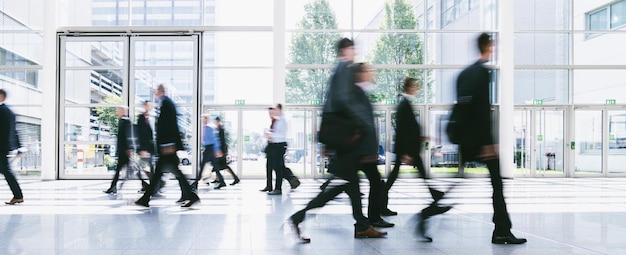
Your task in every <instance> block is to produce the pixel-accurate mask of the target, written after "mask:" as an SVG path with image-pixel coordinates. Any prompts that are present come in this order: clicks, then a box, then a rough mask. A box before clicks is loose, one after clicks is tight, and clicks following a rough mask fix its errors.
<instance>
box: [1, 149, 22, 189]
mask: <svg viewBox="0 0 626 255" xmlns="http://www.w3.org/2000/svg"><path fill="white" fill-rule="evenodd" d="M7 155H9V151H0V173H2V174H3V175H4V178H5V179H6V180H7V183H8V184H9V188H11V192H13V198H16V199H20V198H24V195H22V189H21V188H20V184H19V183H17V179H16V178H15V175H14V174H13V172H11V166H10V165H9V159H8V158H7Z"/></svg>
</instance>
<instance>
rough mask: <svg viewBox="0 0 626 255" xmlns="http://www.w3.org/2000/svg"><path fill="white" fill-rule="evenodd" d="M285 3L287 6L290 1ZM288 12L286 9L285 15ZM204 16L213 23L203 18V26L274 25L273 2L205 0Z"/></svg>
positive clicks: (258, 0) (268, 0) (260, 0)
mask: <svg viewBox="0 0 626 255" xmlns="http://www.w3.org/2000/svg"><path fill="white" fill-rule="evenodd" d="M176 1H178V0H176ZM285 2H287V6H289V3H291V2H292V1H285ZM211 7H212V8H211ZM289 11H290V10H289V8H287V14H289ZM204 15H205V16H206V17H210V16H214V22H215V23H214V24H211V20H208V19H207V18H206V17H205V22H206V23H205V25H218V26H272V25H273V24H274V1H273V0H206V1H205V13H204Z"/></svg>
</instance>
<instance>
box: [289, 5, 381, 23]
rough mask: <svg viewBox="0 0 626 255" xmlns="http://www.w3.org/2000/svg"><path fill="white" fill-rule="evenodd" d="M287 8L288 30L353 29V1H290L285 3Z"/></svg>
mask: <svg viewBox="0 0 626 255" xmlns="http://www.w3.org/2000/svg"><path fill="white" fill-rule="evenodd" d="M368 3H369V2H368ZM285 8H286V12H285V22H286V23H285V25H286V27H287V29H349V28H351V27H352V25H351V23H352V13H353V12H352V1H345V0H328V1H309V0H289V1H285ZM372 18H373V16H372Z"/></svg>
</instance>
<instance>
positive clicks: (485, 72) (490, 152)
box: [456, 33, 526, 244]
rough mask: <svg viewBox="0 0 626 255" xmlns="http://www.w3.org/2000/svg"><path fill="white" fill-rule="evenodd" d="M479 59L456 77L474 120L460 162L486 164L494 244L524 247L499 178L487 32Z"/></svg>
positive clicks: (468, 114) (468, 116)
mask: <svg viewBox="0 0 626 255" xmlns="http://www.w3.org/2000/svg"><path fill="white" fill-rule="evenodd" d="M477 42H478V49H479V50H480V59H478V61H476V63H474V64H473V65H470V66H468V67H467V68H465V69H464V70H463V71H462V72H461V73H460V74H459V77H458V78H457V82H456V91H457V97H456V98H457V104H459V103H462V104H466V105H468V108H467V112H465V113H464V114H466V116H463V117H462V118H463V119H469V120H471V123H472V124H471V125H467V126H463V127H462V128H463V129H464V134H466V136H467V137H465V138H464V141H462V142H460V143H459V149H460V151H461V154H462V155H463V157H462V160H463V162H461V163H462V164H464V163H465V162H469V161H480V162H483V163H484V164H486V165H487V168H488V169H489V175H490V177H491V186H492V187H493V197H492V199H493V210H494V214H493V223H494V224H495V229H494V231H493V235H492V237H491V242H492V243H494V244H522V243H525V242H526V239H524V238H517V237H515V236H514V235H513V233H511V227H512V224H511V219H510V218H509V213H508V211H507V208H506V202H505V201H504V191H503V184H502V176H501V175H500V158H499V156H498V145H497V144H495V142H494V139H493V135H494V130H493V120H492V119H491V102H490V96H489V95H490V86H489V82H490V81H491V71H490V70H489V69H488V68H487V67H485V63H486V62H488V61H489V60H490V58H491V54H492V47H493V41H492V40H491V36H490V35H489V34H487V33H482V34H481V35H480V36H479V37H478V40H477Z"/></svg>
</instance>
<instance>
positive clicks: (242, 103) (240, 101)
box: [235, 99, 246, 105]
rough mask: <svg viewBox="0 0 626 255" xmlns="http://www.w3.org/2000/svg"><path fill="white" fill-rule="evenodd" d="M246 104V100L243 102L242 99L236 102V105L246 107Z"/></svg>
mask: <svg viewBox="0 0 626 255" xmlns="http://www.w3.org/2000/svg"><path fill="white" fill-rule="evenodd" d="M244 104H246V100H241V99H239V100H235V105H244Z"/></svg>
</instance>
